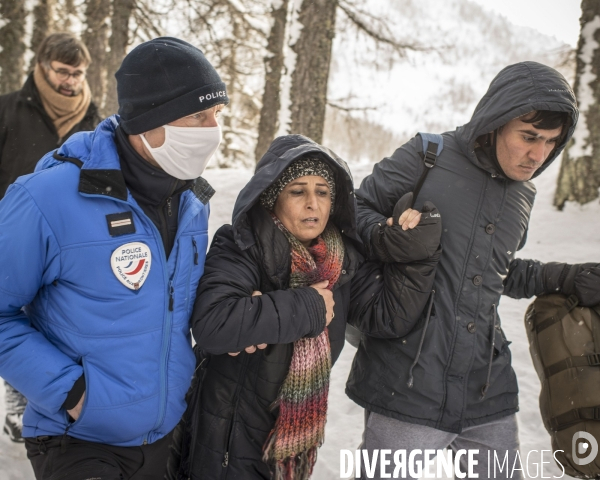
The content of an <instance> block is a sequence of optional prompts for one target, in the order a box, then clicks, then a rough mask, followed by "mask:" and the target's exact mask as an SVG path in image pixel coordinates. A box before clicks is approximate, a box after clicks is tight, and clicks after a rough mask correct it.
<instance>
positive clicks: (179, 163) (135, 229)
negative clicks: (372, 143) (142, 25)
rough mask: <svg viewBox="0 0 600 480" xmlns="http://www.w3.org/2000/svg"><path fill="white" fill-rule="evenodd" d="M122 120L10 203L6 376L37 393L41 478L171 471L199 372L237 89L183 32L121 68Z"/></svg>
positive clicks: (63, 154) (31, 181) (5, 247)
mask: <svg viewBox="0 0 600 480" xmlns="http://www.w3.org/2000/svg"><path fill="white" fill-rule="evenodd" d="M115 76H116V78H117V94H118V95H117V96H118V99H119V116H116V115H115V116H112V117H110V118H107V119H106V120H104V121H103V122H101V123H100V124H99V125H98V127H97V128H96V129H95V130H94V131H93V132H81V133H79V134H77V135H73V136H72V137H71V138H69V139H68V140H67V141H66V142H65V143H64V144H63V145H62V146H61V147H60V148H59V149H58V150H55V151H53V152H50V153H47V154H46V155H45V156H44V157H43V158H42V159H41V160H40V162H39V163H38V164H37V166H36V171H35V173H33V174H31V175H25V176H22V177H20V178H19V179H17V180H16V181H15V182H14V183H13V184H12V185H11V186H10V187H9V188H8V190H7V192H6V195H5V196H4V198H3V199H2V200H1V201H0V232H2V235H0V251H2V252H3V253H2V255H0V271H1V272H2V275H0V292H1V295H0V345H2V348H0V375H1V376H2V377H3V378H5V379H6V380H7V381H8V382H10V383H11V384H12V385H13V386H14V387H15V388H16V389H17V390H19V391H20V392H22V393H23V394H24V395H25V396H26V397H27V400H28V404H27V408H26V409H25V414H24V416H23V437H24V438H25V447H26V449H27V456H28V458H29V459H30V461H31V464H32V466H33V470H34V472H35V475H36V478H37V479H38V480H48V479H50V478H52V479H54V478H64V479H68V478H71V479H81V478H102V479H106V480H113V479H119V478H132V479H136V478H137V479H145V480H146V479H154V478H156V479H162V478H163V475H164V471H165V469H166V464H167V456H168V453H169V446H170V443H171V437H172V431H173V429H174V427H175V425H176V424H177V423H178V422H179V420H180V418H181V416H182V414H183V412H184V410H185V406H186V405H185V394H186V392H187V390H188V388H189V386H190V383H191V379H192V376H193V373H194V368H195V355H194V353H193V351H192V345H191V336H190V325H189V318H190V313H191V309H192V305H193V304H194V298H195V295H196V288H197V285H198V281H199V279H200V276H201V275H202V272H203V271H204V258H205V255H206V247H207V243H208V215H209V210H210V208H209V205H208V200H209V199H210V197H211V196H212V194H213V193H214V190H212V188H211V187H210V185H208V183H206V182H205V181H204V180H202V179H201V178H199V176H200V174H201V173H202V171H203V170H204V167H205V166H206V164H207V162H208V160H209V159H210V158H211V156H212V155H213V153H214V152H215V151H216V149H217V148H218V146H219V143H220V142H221V129H220V126H219V125H218V122H217V115H218V114H219V112H220V110H221V109H222V108H223V104H226V103H228V101H229V100H228V98H227V92H226V88H225V84H224V83H223V82H222V81H221V78H220V77H219V75H218V73H217V72H216V71H215V69H214V68H213V66H212V65H211V64H210V63H209V62H208V60H207V59H206V58H205V57H204V54H203V53H202V52H201V51H200V50H198V49H197V48H195V47H194V46H192V45H190V44H189V43H186V42H183V41H181V40H178V39H175V38H168V37H167V38H157V39H154V40H151V41H148V42H145V43H143V44H141V45H139V46H137V47H136V48H134V49H133V50H132V51H131V52H130V53H129V54H128V55H127V56H126V57H125V59H124V60H123V63H122V65H121V67H120V68H119V70H118V71H117V73H116V75H115Z"/></svg>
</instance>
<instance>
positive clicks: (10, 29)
mask: <svg viewBox="0 0 600 480" xmlns="http://www.w3.org/2000/svg"><path fill="white" fill-rule="evenodd" d="M0 15H1V16H2V19H3V20H4V21H5V22H6V23H5V24H4V26H3V27H2V28H0V48H1V51H0V94H4V93H8V92H13V91H15V90H18V89H20V88H21V87H22V85H23V73H24V71H23V70H24V68H23V67H24V66H25V59H24V55H25V42H23V37H24V36H25V17H26V16H27V12H26V11H25V0H1V1H0Z"/></svg>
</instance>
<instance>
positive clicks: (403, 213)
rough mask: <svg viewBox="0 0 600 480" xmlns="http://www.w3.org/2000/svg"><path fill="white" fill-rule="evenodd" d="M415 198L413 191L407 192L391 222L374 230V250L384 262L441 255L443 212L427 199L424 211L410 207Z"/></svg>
mask: <svg viewBox="0 0 600 480" xmlns="http://www.w3.org/2000/svg"><path fill="white" fill-rule="evenodd" d="M412 200H413V194H412V192H411V193H407V194H406V195H404V196H403V197H402V198H401V199H400V200H398V202H397V203H396V205H395V207H394V212H393V217H392V218H391V221H390V219H388V221H387V222H386V225H384V226H377V227H375V228H374V229H373V233H372V245H373V250H374V251H375V254H376V256H377V257H378V258H379V259H380V260H382V261H384V262H399V263H410V262H416V261H419V260H425V259H428V258H431V257H432V256H434V255H435V254H439V246H440V238H441V235H442V218H441V215H440V213H439V211H438V209H437V208H436V206H435V205H434V204H433V203H431V202H425V203H424V204H423V208H422V209H421V212H418V211H417V210H414V209H412V208H410V205H411V204H412Z"/></svg>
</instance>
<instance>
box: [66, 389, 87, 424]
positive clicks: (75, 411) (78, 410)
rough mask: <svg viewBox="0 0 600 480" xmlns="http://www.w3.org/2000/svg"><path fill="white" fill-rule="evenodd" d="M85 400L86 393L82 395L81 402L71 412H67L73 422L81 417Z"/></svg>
mask: <svg viewBox="0 0 600 480" xmlns="http://www.w3.org/2000/svg"><path fill="white" fill-rule="evenodd" d="M84 400H85V392H83V395H81V398H80V399H79V402H77V405H75V406H74V407H73V408H72V409H71V410H67V413H68V414H69V415H70V416H71V418H72V419H73V420H77V419H78V418H79V415H81V409H82V408H83V401H84Z"/></svg>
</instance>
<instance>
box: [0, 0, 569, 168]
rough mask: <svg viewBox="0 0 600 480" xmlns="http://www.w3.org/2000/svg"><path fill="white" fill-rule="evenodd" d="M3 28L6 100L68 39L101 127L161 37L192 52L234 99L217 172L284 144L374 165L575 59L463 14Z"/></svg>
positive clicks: (230, 13) (527, 35)
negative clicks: (77, 40)
mask: <svg viewBox="0 0 600 480" xmlns="http://www.w3.org/2000/svg"><path fill="white" fill-rule="evenodd" d="M0 14H1V16H2V17H1V18H2V20H1V21H2V23H0V27H1V28H0V47H1V49H2V50H1V51H0V93H6V92H9V91H13V90H16V89H18V88H20V86H21V85H22V82H23V80H24V78H25V75H26V73H27V72H28V71H29V70H30V69H31V68H32V66H33V62H34V53H33V52H34V51H35V50H36V49H37V46H38V45H39V43H40V42H41V40H42V39H43V38H44V36H45V35H46V34H47V33H50V32H53V31H64V30H68V31H72V32H74V33H76V34H78V35H81V37H82V38H83V39H84V41H85V42H86V44H87V45H88V47H89V50H90V53H91V55H92V58H93V63H92V65H91V66H90V69H89V73H88V76H87V78H88V82H89V83H90V87H91V90H92V94H93V100H94V102H95V103H96V104H97V105H98V106H99V107H100V110H101V112H102V114H103V115H104V116H108V115H111V114H113V113H116V111H117V109H118V105H117V100H116V87H115V80H114V72H115V71H116V69H117V68H118V66H119V65H120V62H121V60H122V58H123V56H124V55H125V54H126V52H127V51H129V50H130V49H131V48H133V47H134V46H135V45H137V44H139V43H140V42H142V41H145V40H148V39H150V38H153V37H156V36H160V35H171V36H177V37H180V38H183V39H185V40H187V41H189V42H191V43H193V44H194V45H197V46H198V47H199V48H201V49H202V50H203V51H204V52H205V54H206V55H207V57H208V58H209V59H210V61H211V62H212V63H213V64H214V65H215V67H216V68H217V70H218V71H219V73H220V75H221V76H222V78H223V80H224V81H225V82H226V84H227V87H228V91H229V96H230V98H231V104H230V105H229V107H228V108H227V109H226V110H225V112H224V116H223V121H222V126H223V131H224V142H223V144H222V146H221V149H220V152H219V154H218V155H217V156H216V158H215V160H214V163H215V165H216V166H221V167H235V166H251V165H253V164H254V163H255V161H256V160H257V158H256V156H258V157H260V155H262V153H263V152H264V151H265V150H266V148H267V147H268V144H269V143H270V142H271V140H272V139H273V138H274V137H275V136H276V135H277V134H283V133H288V132H290V131H293V132H294V133H303V134H305V135H308V136H310V137H311V138H314V139H315V140H316V141H323V142H324V143H326V144H327V145H328V146H329V147H330V148H332V149H333V150H334V151H336V152H337V153H338V154H339V155H341V156H342V157H343V158H345V159H347V160H348V161H350V162H357V161H373V160H374V159H380V158H382V157H383V156H385V155H388V154H390V153H391V152H393V150H394V149H395V148H396V147H397V146H398V145H400V144H401V143H402V142H404V141H405V140H407V139H408V138H410V137H411V136H412V135H414V134H415V133H416V132H417V131H420V130H422V131H435V132H440V131H445V130H448V129H452V128H454V127H455V126H457V125H459V124H462V123H465V121H466V120H467V119H468V118H469V115H470V112H472V110H473V108H474V106H475V104H476V102H477V100H478V99H479V98H480V97H481V95H482V93H483V92H484V91H485V89H486V87H487V85H488V83H489V81H490V80H491V78H493V76H494V75H495V74H496V73H497V72H498V71H499V70H500V69H501V68H503V67H504V66H506V65H509V64H511V63H515V62H518V61H522V60H536V61H539V62H542V63H546V64H549V65H552V66H556V67H558V68H559V69H560V70H561V71H562V72H563V73H564V74H565V75H566V76H567V77H569V78H570V79H573V74H574V62H573V59H574V55H573V52H572V48H571V47H570V46H568V45H566V44H564V43H562V42H560V41H558V40H556V39H555V38H552V37H547V36H545V35H541V34H539V33H538V32H536V31H535V30H533V29H530V28H525V27H517V26H515V25H512V24H511V23H510V22H509V21H508V20H507V19H506V18H504V17H500V16H498V15H496V14H493V13H491V12H490V11H489V10H487V9H485V8H483V7H482V6H480V5H479V4H476V3H474V2H471V1H468V0H444V1H440V0H394V1H387V0H321V1H318V2H308V1H307V2H303V1H302V0H112V1H107V0H86V1H84V2H81V1H78V0H2V1H1V2H0ZM257 143H258V144H259V145H258V149H257ZM257 150H258V152H257ZM256 153H258V155H255V154H256Z"/></svg>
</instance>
